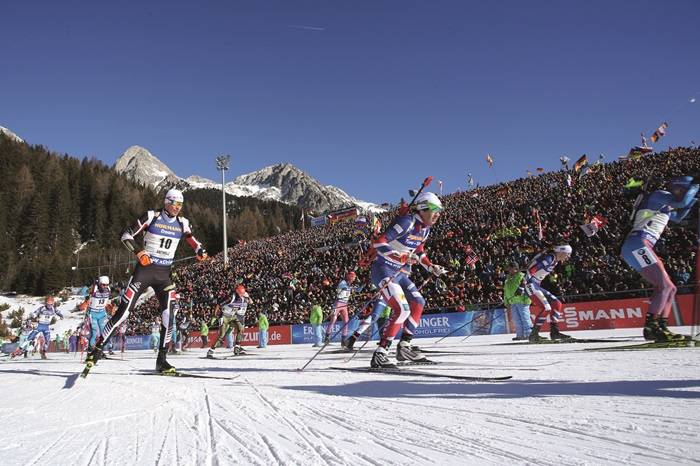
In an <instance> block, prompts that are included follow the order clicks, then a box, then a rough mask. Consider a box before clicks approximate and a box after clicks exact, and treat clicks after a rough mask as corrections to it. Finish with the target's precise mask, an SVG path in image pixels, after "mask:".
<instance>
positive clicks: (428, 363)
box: [396, 359, 442, 366]
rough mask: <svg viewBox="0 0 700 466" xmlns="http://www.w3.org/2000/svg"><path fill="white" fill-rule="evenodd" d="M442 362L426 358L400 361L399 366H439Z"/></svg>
mask: <svg viewBox="0 0 700 466" xmlns="http://www.w3.org/2000/svg"><path fill="white" fill-rule="evenodd" d="M438 364H442V363H440V362H437V361H431V360H430V359H425V360H423V361H398V362H397V363H396V365H397V366H437V365H438Z"/></svg>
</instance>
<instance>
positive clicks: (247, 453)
mask: <svg viewBox="0 0 700 466" xmlns="http://www.w3.org/2000/svg"><path fill="white" fill-rule="evenodd" d="M209 403H210V401H209V400H207V404H208V405H209ZM215 406H216V408H217V409H219V410H221V411H224V412H227V413H230V414H231V415H232V416H233V417H234V419H235V418H237V417H239V416H240V413H231V411H229V410H228V409H226V408H225V407H224V406H222V405H219V404H217V403H215ZM208 410H209V413H211V408H210V407H208ZM210 419H211V422H212V423H213V424H215V425H216V426H217V427H218V428H219V429H221V430H222V431H223V432H224V434H226V435H227V436H228V437H229V438H230V439H231V440H233V442H234V443H235V444H236V445H238V448H237V451H238V454H239V456H242V457H244V459H246V460H247V461H248V462H250V463H254V464H260V465H266V464H269V462H268V461H267V458H261V457H260V456H258V455H257V454H256V453H255V452H254V451H253V450H251V449H250V448H249V446H248V445H246V444H245V443H243V442H242V441H241V440H240V439H239V438H238V437H237V436H236V435H235V433H234V432H232V431H231V429H230V428H229V427H227V426H226V425H224V423H223V422H222V421H220V420H218V419H216V418H215V417H212V416H210ZM211 432H212V434H211V435H212V436H213V432H214V430H213V425H212V431H211ZM256 433H257V432H256ZM228 453H229V454H230V455H232V454H233V453H232V452H228ZM271 455H272V457H273V458H274V457H275V455H274V454H273V453H272V452H271ZM215 460H216V461H217V463H218V459H217V458H216V456H215ZM234 461H235V460H234Z"/></svg>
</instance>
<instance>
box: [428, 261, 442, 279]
mask: <svg viewBox="0 0 700 466" xmlns="http://www.w3.org/2000/svg"><path fill="white" fill-rule="evenodd" d="M428 272H430V273H432V274H433V275H435V276H436V277H439V276H440V275H442V274H443V273H445V272H447V270H446V269H445V267H443V266H441V265H437V264H432V265H431V266H430V267H428Z"/></svg>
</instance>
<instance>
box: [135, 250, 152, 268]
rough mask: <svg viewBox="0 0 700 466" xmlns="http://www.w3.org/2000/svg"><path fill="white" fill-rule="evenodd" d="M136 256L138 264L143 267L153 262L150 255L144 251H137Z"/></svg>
mask: <svg viewBox="0 0 700 466" xmlns="http://www.w3.org/2000/svg"><path fill="white" fill-rule="evenodd" d="M136 257H138V258H139V264H141V265H142V266H143V267H147V266H149V265H151V264H152V263H153V261H151V256H149V255H148V253H147V252H146V251H139V252H137V253H136Z"/></svg>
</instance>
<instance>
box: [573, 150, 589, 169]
mask: <svg viewBox="0 0 700 466" xmlns="http://www.w3.org/2000/svg"><path fill="white" fill-rule="evenodd" d="M587 164H588V157H587V156H586V154H583V155H582V156H581V157H579V159H578V160H577V161H576V163H575V164H574V173H578V171H579V170H580V169H582V168H583V167H585V166H586V165H587Z"/></svg>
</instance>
